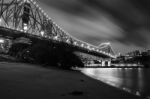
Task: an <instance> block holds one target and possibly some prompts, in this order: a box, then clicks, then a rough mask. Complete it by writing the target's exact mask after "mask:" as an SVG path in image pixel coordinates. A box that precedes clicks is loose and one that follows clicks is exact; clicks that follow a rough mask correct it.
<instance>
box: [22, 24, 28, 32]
mask: <svg viewBox="0 0 150 99" xmlns="http://www.w3.org/2000/svg"><path fill="white" fill-rule="evenodd" d="M23 30H24V31H25V32H26V31H27V30H28V25H27V24H26V23H24V24H23Z"/></svg>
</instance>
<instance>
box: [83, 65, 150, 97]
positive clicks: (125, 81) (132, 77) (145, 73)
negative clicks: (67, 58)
mask: <svg viewBox="0 0 150 99" xmlns="http://www.w3.org/2000/svg"><path fill="white" fill-rule="evenodd" d="M82 72H83V73H84V74H86V75H88V76H90V77H92V78H95V79H98V80H100V81H102V82H105V83H107V84H109V85H112V86H115V87H118V88H120V89H123V90H125V91H127V92H130V93H133V94H135V95H138V96H144V97H147V98H150V69H146V68H145V69H144V68H85V69H82Z"/></svg>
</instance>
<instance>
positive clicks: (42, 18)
mask: <svg viewBox="0 0 150 99" xmlns="http://www.w3.org/2000/svg"><path fill="white" fill-rule="evenodd" d="M0 29H2V30H5V29H6V30H10V31H11V32H10V34H8V33H7V34H5V33H1V32H0V35H1V36H4V35H5V36H8V35H9V36H10V35H11V33H12V31H14V33H15V31H17V33H22V34H25V35H26V34H28V35H30V36H32V37H33V36H34V37H38V38H42V39H46V40H52V41H56V42H64V43H66V44H68V45H70V46H74V47H77V48H79V49H81V50H84V51H87V52H92V53H94V55H98V56H105V57H108V58H116V56H115V54H114V52H113V50H112V48H111V46H110V43H102V44H100V46H94V45H91V44H89V43H86V42H84V41H81V40H78V39H77V38H75V37H73V36H71V35H70V34H69V33H67V32H66V31H64V30H63V29H62V28H61V27H59V26H58V25H57V24H56V23H55V22H54V21H53V20H52V19H51V18H50V17H49V16H48V14H46V13H45V12H44V10H43V9H42V8H41V7H40V6H39V5H38V4H37V3H36V2H35V1H34V0H0ZM14 35H15V34H14ZM11 36H13V35H11ZM92 53H91V54H92Z"/></svg>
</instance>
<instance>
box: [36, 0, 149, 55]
mask: <svg viewBox="0 0 150 99" xmlns="http://www.w3.org/2000/svg"><path fill="white" fill-rule="evenodd" d="M36 1H37V3H38V4H39V5H40V6H41V8H42V9H43V10H44V11H45V12H46V13H47V14H48V15H49V16H50V17H51V18H52V19H53V21H55V22H56V23H57V24H58V25H59V26H60V27H62V28H63V29H64V30H65V31H67V32H68V33H69V34H70V35H72V36H74V37H76V38H78V39H80V40H82V41H85V42H88V43H90V44H93V45H95V46H98V45H99V44H101V43H103V42H111V45H112V48H113V50H114V51H115V52H116V53H127V52H130V51H133V50H136V49H139V50H147V49H149V48H150V39H149V37H150V11H149V9H150V1H149V0H36Z"/></svg>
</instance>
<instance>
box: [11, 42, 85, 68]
mask: <svg viewBox="0 0 150 99" xmlns="http://www.w3.org/2000/svg"><path fill="white" fill-rule="evenodd" d="M9 53H12V54H11V55H14V56H17V57H18V58H19V59H21V60H22V61H24V62H30V63H36V64H43V65H44V66H57V67H61V68H64V69H70V68H71V67H83V66H84V64H83V63H82V61H81V59H80V58H79V57H78V56H77V55H75V53H74V50H73V48H70V47H69V46H68V45H67V44H65V43H62V42H59V43H56V44H55V43H49V42H38V43H36V44H34V45H32V46H28V45H25V44H14V45H13V46H12V47H11V48H10V52H9Z"/></svg>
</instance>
